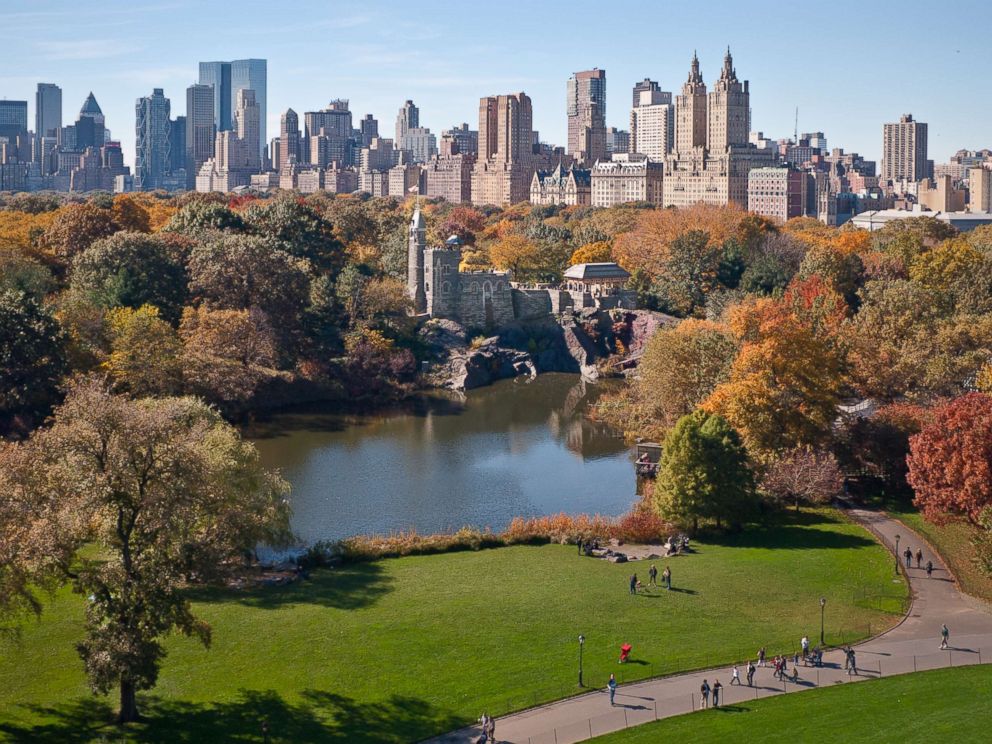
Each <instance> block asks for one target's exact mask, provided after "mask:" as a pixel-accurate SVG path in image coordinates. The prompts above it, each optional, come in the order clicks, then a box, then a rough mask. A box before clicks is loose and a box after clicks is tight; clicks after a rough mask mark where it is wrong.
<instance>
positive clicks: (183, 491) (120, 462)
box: [8, 379, 289, 723]
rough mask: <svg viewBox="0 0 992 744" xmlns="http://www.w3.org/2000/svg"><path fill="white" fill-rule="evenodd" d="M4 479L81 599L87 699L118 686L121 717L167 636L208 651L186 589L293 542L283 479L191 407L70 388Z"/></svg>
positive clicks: (150, 681)
mask: <svg viewBox="0 0 992 744" xmlns="http://www.w3.org/2000/svg"><path fill="white" fill-rule="evenodd" d="M15 457H17V458H18V459H21V458H23V459H22V460H21V463H22V466H21V467H18V468H17V470H16V471H15V473H14V474H13V476H12V477H10V476H8V478H10V480H12V481H13V482H12V483H9V485H12V486H13V487H14V488H15V489H17V490H19V491H22V492H23V493H25V494H27V495H28V497H29V499H30V503H31V504H32V505H33V508H32V513H31V515H30V516H31V518H32V519H33V520H36V521H37V522H39V523H40V524H41V525H42V526H43V527H44V528H45V529H47V530H50V531H52V533H54V534H56V535H58V536H59V540H58V542H59V543H60V544H61V546H62V548H63V550H62V551H61V552H62V554H63V555H65V556H66V557H67V559H66V560H64V561H63V562H62V564H61V565H60V566H59V567H58V568H59V569H60V571H61V576H62V579H63V580H65V581H67V582H68V583H70V584H71V585H72V587H73V589H74V591H76V592H77V593H78V594H81V595H83V596H85V597H88V598H89V601H88V603H87V607H86V620H85V635H84V637H83V640H82V641H80V642H79V643H78V644H77V649H78V651H79V655H80V657H81V658H82V660H83V664H84V666H85V668H86V674H87V677H88V679H89V683H90V686H91V687H92V688H93V690H94V692H97V693H100V694H107V693H109V692H110V691H111V690H112V689H113V688H114V687H119V690H120V713H119V719H120V721H121V722H122V723H123V722H131V721H135V720H137V719H138V707H137V700H136V693H137V692H138V691H139V690H147V689H150V688H152V687H153V686H154V685H155V682H156V679H157V677H158V670H159V667H160V665H161V661H162V659H163V657H164V656H165V650H164V649H163V647H162V639H163V638H164V637H165V636H166V635H167V634H169V633H170V632H172V631H179V632H181V633H184V634H186V635H191V636H195V637H196V638H198V639H199V640H200V641H201V642H202V643H203V644H204V645H209V643H210V627H209V625H207V623H205V622H203V621H202V620H200V619H199V618H197V617H196V616H195V615H194V613H193V609H192V607H191V605H190V602H189V599H188V598H187V597H186V595H185V594H184V593H183V588H184V587H185V585H186V584H187V583H188V582H189V581H190V580H192V579H194V578H195V579H197V580H201V581H202V580H216V579H219V578H220V577H222V576H224V575H225V574H228V573H231V572H233V571H235V570H236V567H237V562H238V560H239V559H240V558H242V557H243V556H244V554H245V552H246V551H249V550H251V549H252V548H253V547H254V546H255V545H256V544H258V543H259V542H262V541H266V542H272V543H275V544H279V543H282V542H283V541H284V540H285V539H286V536H287V533H288V514H289V509H288V505H287V503H286V495H287V493H288V486H287V484H286V483H285V482H284V481H283V480H282V479H281V478H279V477H278V476H277V475H275V474H273V473H270V472H268V471H266V470H264V469H263V468H262V467H261V466H260V465H259V462H258V453H257V452H256V450H255V448H254V446H253V445H251V444H250V443H248V442H245V441H243V440H242V439H241V437H240V436H239V434H238V432H237V431H236V430H235V429H234V428H232V427H231V426H230V425H228V424H226V423H225V422H224V421H223V419H222V418H221V417H220V415H219V414H218V413H217V412H216V411H214V410H212V409H210V408H209V407H207V406H206V405H205V404H203V403H201V402H199V401H196V400H194V399H191V398H161V399H143V400H131V399H128V398H123V397H119V396H114V395H111V394H109V393H108V392H107V390H106V389H105V388H104V387H103V386H102V385H101V384H100V383H99V382H98V381H96V380H92V379H90V380H84V381H80V382H78V383H76V384H74V385H73V386H72V388H71V390H70V392H69V395H68V396H67V398H66V401H65V403H63V404H62V405H61V406H60V407H59V408H58V409H57V411H56V413H55V419H54V423H53V424H52V426H51V427H50V428H48V429H43V430H40V431H38V432H37V433H36V434H35V435H34V437H32V439H31V440H29V441H28V442H27V443H25V444H23V445H20V447H19V449H18V453H17V455H15Z"/></svg>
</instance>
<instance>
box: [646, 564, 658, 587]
mask: <svg viewBox="0 0 992 744" xmlns="http://www.w3.org/2000/svg"><path fill="white" fill-rule="evenodd" d="M648 586H658V567H657V566H656V565H654V564H653V563H652V564H651V568H649V569H648Z"/></svg>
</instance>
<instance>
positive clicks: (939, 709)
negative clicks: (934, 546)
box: [592, 666, 992, 744]
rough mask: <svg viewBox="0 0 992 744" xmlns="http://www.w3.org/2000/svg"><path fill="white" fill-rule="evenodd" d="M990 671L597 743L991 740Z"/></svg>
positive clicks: (814, 699) (859, 690)
mask: <svg viewBox="0 0 992 744" xmlns="http://www.w3.org/2000/svg"><path fill="white" fill-rule="evenodd" d="M990 695H992V669H990V668H989V667H988V666H970V667H962V668H958V669H939V670H936V671H931V672H920V673H919V674H904V675H901V676H898V677H889V678H886V679H877V680H871V681H868V682H858V683H856V684H852V685H848V684H843V685H840V686H838V687H829V688H825V689H822V690H812V691H809V692H801V693H796V694H792V695H782V696H779V697H774V698H768V699H765V700H757V701H755V702H753V703H744V704H737V705H728V706H726V707H723V708H720V709H719V710H708V711H702V712H699V713H693V714H689V715H684V716H676V717H675V718H667V719H664V720H661V721H658V722H657V723H649V724H646V725H644V726H638V727H635V728H631V729H627V730H626V731H620V732H617V733H615V734H609V735H607V736H600V737H597V738H595V739H593V740H592V741H594V742H596V744H648V742H650V743H651V744H656V742H692V744H707V743H708V742H713V743H716V742H719V743H720V744H724V742H734V741H745V742H746V741H761V742H762V743H763V744H775V743H776V742H783V743H784V744H796V742H807V741H815V742H818V743H819V744H829V743H830V742H837V743H838V744H857V743H858V742H865V743H866V744H877V743H878V742H898V743H899V744H915V743H916V742H920V743H921V744H922V743H924V742H926V743H929V742H935V741H945V740H949V739H950V740H953V741H960V742H973V741H988V738H989V731H988V726H989V721H988V715H987V703H986V701H987V700H988V699H989V696H990Z"/></svg>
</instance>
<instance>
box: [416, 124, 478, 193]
mask: <svg viewBox="0 0 992 744" xmlns="http://www.w3.org/2000/svg"><path fill="white" fill-rule="evenodd" d="M474 166H475V155H472V154H465V153H463V152H461V150H460V148H459V144H458V140H457V139H455V138H454V137H452V136H451V135H450V134H445V135H444V136H443V137H442V138H441V152H440V153H439V154H438V155H436V156H435V157H434V158H432V159H431V160H430V161H429V162H428V163H426V164H425V165H424V167H423V179H424V193H425V194H426V195H427V196H429V197H431V198H441V199H444V200H445V201H449V202H451V203H452V204H469V203H471V202H472V168H473V167H474Z"/></svg>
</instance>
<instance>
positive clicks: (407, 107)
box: [396, 101, 420, 147]
mask: <svg viewBox="0 0 992 744" xmlns="http://www.w3.org/2000/svg"><path fill="white" fill-rule="evenodd" d="M419 126H420V109H418V108H417V107H416V106H415V105H414V103H413V101H406V102H405V103H404V104H403V106H402V107H401V108H400V110H399V113H398V114H396V146H397V147H402V146H403V144H402V143H403V137H405V136H406V133H407V131H409V130H410V129H414V128H415V127H419Z"/></svg>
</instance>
